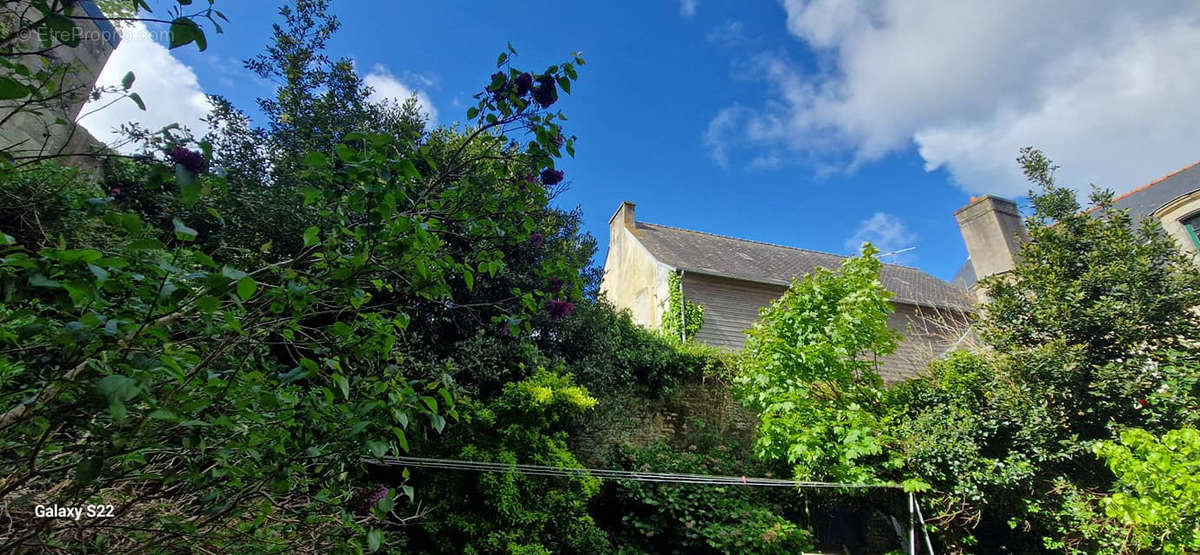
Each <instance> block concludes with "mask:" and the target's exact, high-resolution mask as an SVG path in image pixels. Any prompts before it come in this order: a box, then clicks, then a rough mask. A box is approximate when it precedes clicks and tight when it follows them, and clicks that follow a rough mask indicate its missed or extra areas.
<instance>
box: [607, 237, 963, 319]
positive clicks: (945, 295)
mask: <svg viewBox="0 0 1200 555" xmlns="http://www.w3.org/2000/svg"><path fill="white" fill-rule="evenodd" d="M630 231H632V232H633V235H634V236H635V237H637V238H638V240H639V241H640V242H641V243H642V244H643V245H645V247H646V249H647V250H649V251H650V253H651V254H653V255H654V257H655V258H657V259H658V260H659V261H660V262H662V263H664V264H667V265H668V266H672V267H674V268H677V269H680V270H683V271H686V272H699V273H703V274H711V275H716V276H721V277H727V278H733V279H741V280H746V281H752V282H757V283H769V284H774V285H783V286H787V285H790V284H791V282H792V277H794V276H795V277H801V276H804V275H806V274H808V273H810V272H812V271H813V270H814V269H815V268H817V267H821V268H828V269H831V270H836V269H837V268H839V267H840V266H841V265H842V261H844V260H845V259H846V257H845V256H841V255H837V254H830V253H825V252H817V251H810V250H805V249H797V248H792V247H784V246H780V245H772V244H770V243H760V242H758V241H749V240H746V239H736V238H733V237H726V236H723V235H714V234H711V233H702V232H699V231H691V230H687V229H679V228H674V227H667V226H662V225H658V224H651V223H646V222H637V223H636V224H635V227H634V229H632V230H630ZM880 279H881V281H882V282H883V285H884V287H886V288H887V289H888V290H889V291H891V292H892V293H893V294H894V296H893V297H892V300H893V301H896V302H901V303H906V304H912V305H917V306H924V307H931V308H944V309H952V310H960V311H969V310H973V306H974V305H973V303H972V301H971V297H970V294H969V293H968V292H967V291H966V290H965V289H962V288H960V287H955V286H953V285H950V284H949V283H946V282H944V281H942V280H940V279H938V278H935V277H933V276H931V275H929V274H927V273H925V272H923V271H921V270H918V269H916V268H909V267H907V266H898V265H895V264H884V265H883V271H882V272H881V276H880Z"/></svg>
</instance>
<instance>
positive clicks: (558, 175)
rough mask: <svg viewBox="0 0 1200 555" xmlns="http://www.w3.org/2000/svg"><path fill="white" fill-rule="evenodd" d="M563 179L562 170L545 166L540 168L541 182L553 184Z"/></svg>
mask: <svg viewBox="0 0 1200 555" xmlns="http://www.w3.org/2000/svg"><path fill="white" fill-rule="evenodd" d="M562 180H563V172H561V171H559V170H556V169H554V168H546V169H544V170H542V183H544V184H546V185H554V184H556V183H558V182H559V181H562Z"/></svg>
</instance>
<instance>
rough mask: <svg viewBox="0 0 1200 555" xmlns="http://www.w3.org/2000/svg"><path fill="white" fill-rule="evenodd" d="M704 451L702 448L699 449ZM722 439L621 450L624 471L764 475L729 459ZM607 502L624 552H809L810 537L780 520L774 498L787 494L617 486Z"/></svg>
mask: <svg viewBox="0 0 1200 555" xmlns="http://www.w3.org/2000/svg"><path fill="white" fill-rule="evenodd" d="M706 447H707V448H706ZM736 454H737V449H736V447H735V446H732V445H730V444H728V443H725V442H719V441H714V442H711V443H709V445H707V446H702V447H699V448H698V446H697V445H692V446H691V450H688V451H682V452H681V451H678V450H675V449H673V448H672V447H671V446H669V445H667V444H664V443H658V444H654V445H651V446H649V447H647V448H644V449H632V448H628V447H625V448H623V452H622V457H623V459H624V461H625V466H626V467H627V468H629V469H630V470H637V471H643V472H674V473H685V474H714V475H726V476H729V475H747V474H749V475H755V476H757V475H762V474H767V475H769V474H770V472H769V471H768V470H767V469H768V468H769V467H768V466H766V465H763V464H761V463H758V464H755V463H752V462H751V463H748V462H745V461H738V460H737V459H736ZM611 487H612V490H613V491H612V494H611V495H612V498H611V499H612V501H611V503H612V505H613V506H611V507H606V510H610V511H615V512H616V513H617V514H619V515H620V522H619V524H618V530H617V535H618V537H619V538H620V539H621V541H622V545H623V546H626V547H636V548H638V549H642V550H645V551H649V552H654V553H799V552H801V551H805V550H808V549H811V548H812V546H813V537H812V534H811V533H810V532H809V531H808V530H807V529H805V528H804V527H802V526H800V525H798V524H797V523H795V522H794V521H792V520H791V519H789V518H787V517H785V516H783V513H784V505H783V503H781V499H785V498H787V497H794V496H795V495H796V493H795V492H794V491H784V492H782V494H781V493H779V492H772V491H764V490H763V489H760V488H751V487H742V486H707V485H696V484H670V483H662V484H659V483H652V482H634V481H618V482H614V484H613V485H612V486H611Z"/></svg>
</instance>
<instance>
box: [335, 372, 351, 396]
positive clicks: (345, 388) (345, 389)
mask: <svg viewBox="0 0 1200 555" xmlns="http://www.w3.org/2000/svg"><path fill="white" fill-rule="evenodd" d="M333 383H334V384H336V385H337V386H338V389H339V390H341V392H342V397H344V398H346V399H350V380H347V379H346V376H343V375H341V374H334V375H333Z"/></svg>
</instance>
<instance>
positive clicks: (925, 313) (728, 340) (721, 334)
mask: <svg viewBox="0 0 1200 555" xmlns="http://www.w3.org/2000/svg"><path fill="white" fill-rule="evenodd" d="M784 291H785V288H784V287H781V286H777V285H768V284H761V283H754V282H748V281H742V280H735V279H729V278H721V277H716V276H709V275H704V274H696V273H685V274H684V278H683V292H684V296H685V297H687V298H688V300H691V301H693V302H696V303H699V304H700V305H701V306H703V307H704V327H703V328H701V329H700V332H699V333H698V334H697V336H696V338H697V339H698V340H699V341H701V342H702V343H706V344H708V345H713V346H715V347H720V348H722V349H729V350H732V351H736V350H740V349H742V347H743V346H744V345H745V343H746V334H745V330H747V329H749V328H750V327H751V326H752V325H753V324H754V322H756V321H758V311H759V309H761V308H763V307H765V306H767V305H768V304H770V303H771V301H773V300H775V299H776V298H778V297H779V296H780V295H782V294H783V292H784ZM895 306H896V312H894V313H892V315H891V317H889V318H888V327H889V328H891V329H893V330H896V331H899V332H900V333H901V334H902V335H903V336H904V339H903V340H902V341H901V342H900V345H899V346H898V347H897V349H896V352H894V353H892V354H891V355H889V356H888V357H885V358H883V359H882V360H881V361H880V366H879V374H880V376H881V377H883V379H884V381H885V382H888V383H895V382H897V381H900V380H903V379H905V378H909V377H912V376H914V375H916V374H917V373H918V372H920V371H921V370H923V369H924V368H925V367H926V366H927V365H928V364H929V361H930V360H932V359H933V358H935V357H937V356H940V355H941V354H942V353H943V352H944V351H945V350H946V348H947V347H949V346H950V345H951V344H953V343H954V341H956V340H957V339H958V337H959V336H960V335H961V334H962V331H963V329H964V325H965V318H964V317H963V315H962V314H959V313H937V312H935V311H933V310H932V309H922V308H918V307H916V306H913V305H908V304H901V303H896V305H895Z"/></svg>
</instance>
